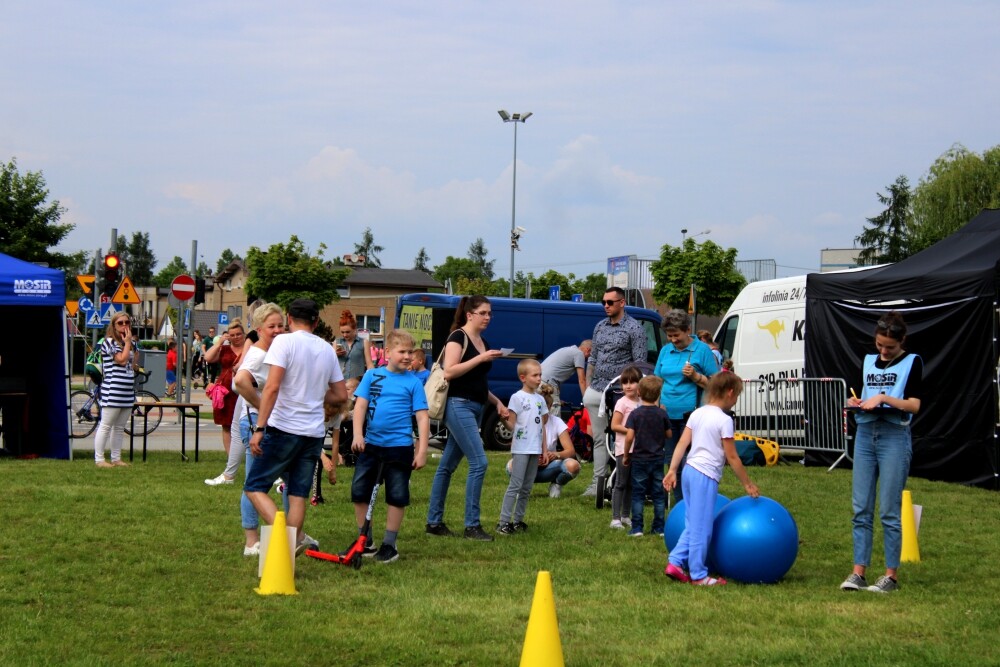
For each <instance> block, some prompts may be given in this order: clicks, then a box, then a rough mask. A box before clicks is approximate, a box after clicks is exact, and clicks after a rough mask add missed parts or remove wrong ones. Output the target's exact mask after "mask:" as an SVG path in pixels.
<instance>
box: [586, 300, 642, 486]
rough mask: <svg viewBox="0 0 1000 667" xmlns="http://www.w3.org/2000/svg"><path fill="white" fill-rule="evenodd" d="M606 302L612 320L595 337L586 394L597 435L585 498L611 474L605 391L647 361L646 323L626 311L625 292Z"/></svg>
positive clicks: (597, 329)
mask: <svg viewBox="0 0 1000 667" xmlns="http://www.w3.org/2000/svg"><path fill="white" fill-rule="evenodd" d="M602 303H603V304H604V312H605V314H606V315H607V316H608V319H606V320H601V321H600V322H598V323H597V326H595V327H594V335H593V336H591V349H590V360H589V364H588V366H587V381H588V386H587V392H586V393H585V394H584V395H583V404H584V406H586V408H587V413H588V414H589V415H590V423H591V426H592V429H593V435H594V478H593V479H592V480H591V482H590V486H588V487H587V489H586V490H585V491H584V492H583V495H585V496H596V495H597V478H598V477H602V476H603V477H607V475H608V449H607V447H606V446H605V440H606V439H607V434H606V433H605V431H606V430H607V426H608V420H609V419H610V418H611V416H610V415H608V414H604V415H600V414H598V413H599V411H600V408H601V404H602V403H603V402H604V389H605V388H606V387H607V386H608V384H609V383H610V382H611V381H612V380H613V379H615V378H616V377H618V375H619V374H621V372H622V370H623V369H624V368H625V367H626V366H628V365H630V364H634V363H638V362H645V361H646V332H645V330H644V329H643V327H642V324H640V323H639V322H638V321H637V320H635V319H634V318H632V317H630V316H629V315H628V313H626V312H625V291H624V290H622V288H620V287H609V288H608V289H607V291H606V292H605V293H604V298H603V299H602Z"/></svg>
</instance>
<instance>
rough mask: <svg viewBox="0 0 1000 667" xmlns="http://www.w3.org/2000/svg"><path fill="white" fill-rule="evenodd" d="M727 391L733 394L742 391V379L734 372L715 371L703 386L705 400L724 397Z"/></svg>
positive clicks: (738, 393)
mask: <svg viewBox="0 0 1000 667" xmlns="http://www.w3.org/2000/svg"><path fill="white" fill-rule="evenodd" d="M729 392H733V395H734V396H739V395H740V394H741V393H743V380H742V379H741V378H740V376H739V375H737V374H736V373H716V374H715V375H713V376H712V377H710V378H709V379H708V386H706V387H705V400H706V401H713V400H718V399H721V398H725V397H726V394H728V393H729Z"/></svg>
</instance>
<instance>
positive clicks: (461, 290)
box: [452, 276, 506, 296]
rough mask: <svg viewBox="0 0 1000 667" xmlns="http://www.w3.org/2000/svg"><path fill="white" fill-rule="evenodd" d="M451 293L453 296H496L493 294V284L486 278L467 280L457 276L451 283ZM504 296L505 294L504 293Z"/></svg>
mask: <svg viewBox="0 0 1000 667" xmlns="http://www.w3.org/2000/svg"><path fill="white" fill-rule="evenodd" d="M452 291H453V292H454V293H455V294H483V295H485V296H498V295H497V294H495V293H494V292H493V283H492V281H490V280H489V279H488V278H483V277H481V276H480V277H479V278H467V277H465V276H459V277H458V279H457V280H456V281H455V282H454V283H452ZM504 295H505V296H506V292H505V293H504Z"/></svg>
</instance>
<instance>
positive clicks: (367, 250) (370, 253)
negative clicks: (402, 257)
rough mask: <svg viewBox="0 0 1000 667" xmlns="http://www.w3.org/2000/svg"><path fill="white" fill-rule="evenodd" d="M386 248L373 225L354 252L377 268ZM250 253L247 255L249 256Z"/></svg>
mask: <svg viewBox="0 0 1000 667" xmlns="http://www.w3.org/2000/svg"><path fill="white" fill-rule="evenodd" d="M383 250H385V248H383V247H382V246H380V245H376V243H375V236H374V235H373V234H372V228H371V227H365V231H364V233H363V234H362V235H361V243H355V244H354V253H355V254H357V255H364V257H365V264H364V265H365V266H371V267H375V268H382V260H380V259H379V258H378V254H379V253H380V252H382V251H383ZM249 256H250V255H249V253H248V254H247V257H249Z"/></svg>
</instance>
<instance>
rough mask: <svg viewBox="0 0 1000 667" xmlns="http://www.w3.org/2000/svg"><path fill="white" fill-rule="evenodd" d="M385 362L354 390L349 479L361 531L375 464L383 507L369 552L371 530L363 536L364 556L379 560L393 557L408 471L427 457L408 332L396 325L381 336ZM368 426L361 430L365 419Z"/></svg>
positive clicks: (420, 390) (422, 401)
mask: <svg viewBox="0 0 1000 667" xmlns="http://www.w3.org/2000/svg"><path fill="white" fill-rule="evenodd" d="M385 350H386V352H385V358H386V362H387V363H386V365H385V366H380V367H378V368H372V369H369V370H368V371H367V372H366V373H365V375H364V377H363V378H362V379H361V383H360V384H359V385H358V388H357V389H356V390H355V391H354V441H353V443H352V444H351V450H352V451H353V452H354V453H355V454H357V455H358V461H357V463H356V464H355V468H354V481H353V482H352V483H351V502H353V503H354V518H355V521H356V522H357V524H358V534H359V535H360V534H361V531H362V529H363V528H364V523H365V514H366V513H367V510H368V503H369V501H370V499H371V495H372V489H373V488H374V487H375V484H376V483H377V482H378V481H379V480H378V472H379V467H380V466H381V468H382V479H383V480H384V482H385V484H384V485H385V499H386V504H387V505H388V512H387V516H386V520H385V537H383V538H382V546H380V547H379V549H378V552H377V553H376V552H375V545H374V544H373V542H372V536H371V533H370V532H369V534H368V535H367V536H366V537H367V538H368V539H367V541H366V543H365V552H364V555H365V556H369V555H371V554H373V553H374V554H375V560H376V562H379V563H391V562H393V561H394V560H396V559H397V558H399V551H397V550H396V536H397V535H398V534H399V528H400V526H401V525H402V524H403V514H404V512H405V511H406V506H407V505H409V504H410V473H411V472H412V471H414V470H419V469H421V468H423V467H424V465H425V464H426V463H427V439H428V434H429V432H430V419H429V418H428V416H427V398H426V396H425V395H424V386H423V384H421V382H420V379H419V378H418V377H417V376H416V375H414V374H413V373H410V372H409V368H410V362H411V361H413V337H412V336H411V335H410V334H409V333H408V332H406V331H405V330H402V329H395V330H393V331H390V332H389V333H388V334H387V335H386V337H385ZM413 416H416V420H417V434H418V435H417V445H416V449H414V446H413V431H412V430H411V424H412V417H413ZM366 419H367V421H368V430H367V432H365V429H364V426H365V420H366Z"/></svg>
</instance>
